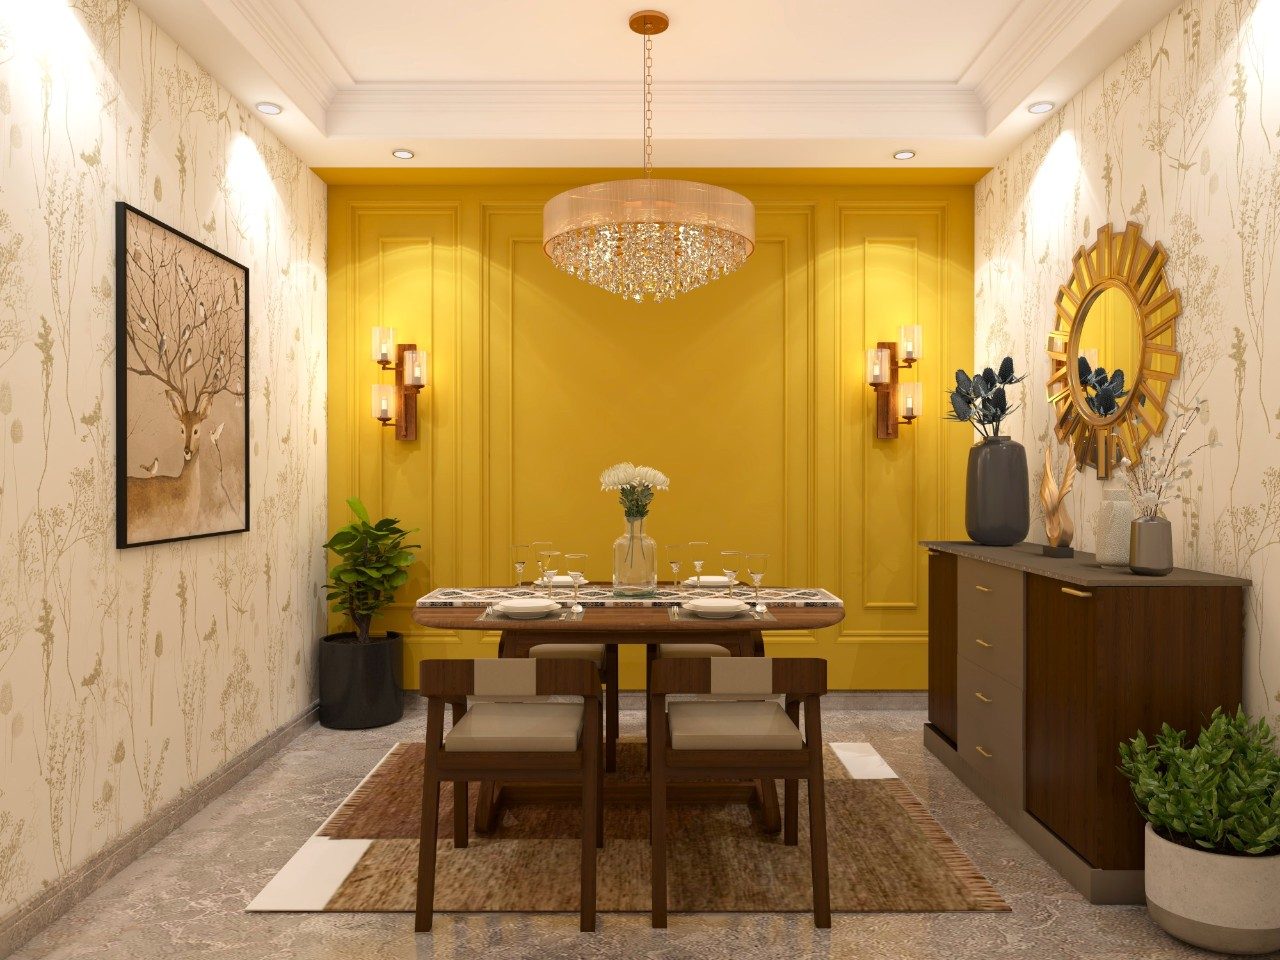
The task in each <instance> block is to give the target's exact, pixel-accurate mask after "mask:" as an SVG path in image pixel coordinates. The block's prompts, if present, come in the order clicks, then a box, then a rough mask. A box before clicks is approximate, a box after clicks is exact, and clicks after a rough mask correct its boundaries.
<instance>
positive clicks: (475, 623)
mask: <svg viewBox="0 0 1280 960" xmlns="http://www.w3.org/2000/svg"><path fill="white" fill-rule="evenodd" d="M496 589H498V588H495V590H496ZM773 589H774V590H778V589H779V588H773ZM788 592H789V593H791V594H793V595H794V594H797V593H813V594H814V595H815V596H814V597H813V598H812V600H813V604H812V605H799V603H798V602H796V601H793V602H792V603H791V604H790V605H788V604H787V603H772V602H768V599H767V598H765V597H762V599H765V600H766V603H767V604H768V609H769V613H770V614H771V615H772V617H773V620H740V619H733V620H672V619H671V617H670V615H669V614H668V612H667V607H668V606H670V605H671V601H670V600H667V601H666V602H662V601H661V598H659V599H658V603H659V604H660V605H654V603H653V601H650V602H649V604H648V605H639V604H643V603H645V601H639V603H628V604H627V605H619V606H609V607H606V606H599V605H595V606H593V605H589V604H587V603H585V602H584V604H583V606H584V610H583V614H582V619H581V620H558V619H553V618H548V619H543V620H502V621H493V620H481V619H480V617H481V616H483V615H484V610H485V606H487V602H486V601H485V599H484V598H485V597H486V591H483V590H480V591H475V596H476V597H477V598H478V600H477V602H476V603H475V604H468V605H462V604H463V597H462V594H463V591H439V590H437V591H433V593H431V594H428V595H427V596H426V597H423V598H422V600H419V601H418V605H417V606H415V607H414V610H413V619H414V621H415V622H416V623H418V624H421V625H422V626H424V627H434V628H436V629H439V630H486V631H492V630H502V631H504V632H507V631H509V632H521V633H555V634H561V635H564V637H565V639H566V640H569V639H571V635H573V634H578V635H580V636H581V639H582V640H583V642H586V640H587V637H588V636H593V637H594V636H595V635H601V636H599V637H598V638H597V639H596V640H595V641H594V642H601V641H604V642H607V641H608V639H609V635H611V634H612V635H614V637H617V638H620V636H621V635H625V634H633V633H644V634H662V635H663V637H664V639H679V638H681V637H685V638H687V637H689V635H690V634H698V635H705V634H710V633H720V634H724V633H743V632H747V631H759V630H768V631H770V632H771V633H772V632H775V631H786V630H816V629H820V628H822V627H830V626H833V625H835V624H837V623H839V622H840V621H842V620H843V619H844V605H843V604H842V603H840V600H839V598H837V597H834V596H832V595H831V594H829V593H827V592H826V591H819V590H816V589H815V590H813V591H796V590H792V591H788ZM467 593H468V594H470V593H471V591H467ZM556 593H557V599H560V600H563V601H565V602H566V603H567V602H568V591H567V590H565V591H561V590H559V589H557V591H556ZM561 593H563V594H564V595H563V596H560V595H559V594H561ZM741 593H742V596H743V598H744V599H748V597H749V595H748V593H747V592H745V591H741ZM694 595H696V594H694ZM432 597H436V598H437V599H436V600H435V601H434V602H428V601H430V600H431V598H432ZM615 642H624V641H621V640H620V639H615Z"/></svg>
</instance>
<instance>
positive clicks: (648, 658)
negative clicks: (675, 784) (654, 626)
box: [644, 643, 658, 770]
mask: <svg viewBox="0 0 1280 960" xmlns="http://www.w3.org/2000/svg"><path fill="white" fill-rule="evenodd" d="M656 659H658V647H657V644H653V643H646V644H645V645H644V768H645V769H646V770H649V769H651V768H652V766H653V765H652V763H651V760H652V756H653V751H652V749H651V748H650V746H649V745H650V744H651V743H653V717H652V715H651V713H650V709H649V685H650V684H651V683H652V681H653V661H654V660H656Z"/></svg>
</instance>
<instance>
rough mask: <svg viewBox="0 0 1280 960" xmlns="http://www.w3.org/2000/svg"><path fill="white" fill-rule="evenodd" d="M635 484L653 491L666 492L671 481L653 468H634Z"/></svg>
mask: <svg viewBox="0 0 1280 960" xmlns="http://www.w3.org/2000/svg"><path fill="white" fill-rule="evenodd" d="M636 482H638V483H643V484H645V485H647V486H650V487H653V489H655V490H668V489H670V487H671V480H670V479H669V478H668V477H667V475H666V474H665V473H663V472H662V471H661V470H658V469H656V468H654V467H636Z"/></svg>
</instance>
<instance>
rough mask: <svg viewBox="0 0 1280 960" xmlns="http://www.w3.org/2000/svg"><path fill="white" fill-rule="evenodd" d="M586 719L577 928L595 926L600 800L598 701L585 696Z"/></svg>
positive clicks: (584, 929)
mask: <svg viewBox="0 0 1280 960" xmlns="http://www.w3.org/2000/svg"><path fill="white" fill-rule="evenodd" d="M587 704H588V709H587V713H588V723H587V724H586V729H585V730H583V732H582V733H583V736H582V740H583V750H582V890H581V892H580V894H579V896H580V897H581V900H580V903H579V908H578V909H579V914H580V921H579V929H581V930H582V931H583V932H590V931H592V930H595V928H596V842H597V841H596V831H597V828H598V826H599V817H600V803H599V794H598V792H599V789H600V771H601V762H600V701H599V700H598V699H596V698H588V699H587Z"/></svg>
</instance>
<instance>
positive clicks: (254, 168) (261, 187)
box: [226, 133, 279, 236]
mask: <svg viewBox="0 0 1280 960" xmlns="http://www.w3.org/2000/svg"><path fill="white" fill-rule="evenodd" d="M226 191H227V200H228V202H229V203H230V204H231V209H232V212H233V213H234V215H235V218H236V221H237V223H238V224H239V226H240V229H241V230H242V231H244V232H245V233H246V234H248V235H249V236H257V235H259V234H260V233H261V232H262V230H263V229H264V228H265V224H266V222H267V216H268V214H270V213H271V211H272V210H274V209H275V205H276V204H277V203H279V197H278V196H277V195H276V185H275V183H274V181H272V179H271V172H270V171H269V170H268V169H267V164H266V162H265V161H264V160H263V159H262V154H261V153H260V152H259V151H258V145H257V144H256V143H254V142H253V139H252V138H250V137H249V136H248V135H246V134H243V133H241V134H238V135H237V136H236V138H235V139H234V140H232V141H231V149H230V151H229V152H228V156H227V176H226Z"/></svg>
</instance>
